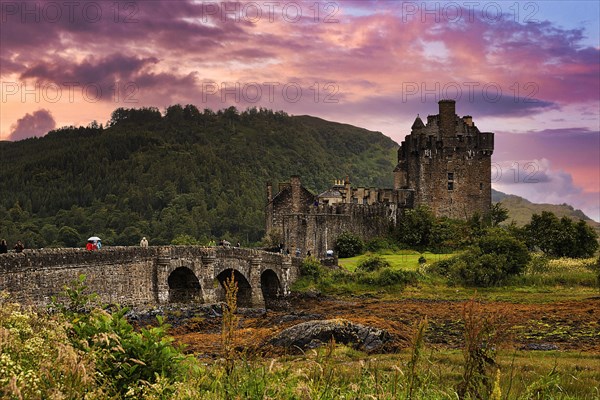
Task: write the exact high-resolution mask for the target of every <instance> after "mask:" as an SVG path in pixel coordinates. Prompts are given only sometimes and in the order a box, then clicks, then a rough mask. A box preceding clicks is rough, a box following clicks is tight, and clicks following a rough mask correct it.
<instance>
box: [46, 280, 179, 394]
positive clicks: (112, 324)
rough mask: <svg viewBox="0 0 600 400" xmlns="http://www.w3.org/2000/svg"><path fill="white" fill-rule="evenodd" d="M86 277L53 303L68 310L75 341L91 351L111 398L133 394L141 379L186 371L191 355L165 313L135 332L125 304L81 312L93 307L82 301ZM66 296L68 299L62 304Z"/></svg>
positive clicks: (147, 380) (149, 380) (78, 346)
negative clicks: (176, 339) (175, 335)
mask: <svg viewBox="0 0 600 400" xmlns="http://www.w3.org/2000/svg"><path fill="white" fill-rule="evenodd" d="M84 280H85V277H84V276H82V277H80V279H79V280H78V281H75V282H74V285H75V288H67V289H66V290H65V292H64V293H62V294H61V295H60V296H59V297H57V298H53V306H54V307H55V308H56V309H58V310H62V311H64V312H65V311H66V313H65V314H64V315H65V316H66V317H67V318H68V319H69V320H70V321H69V322H70V323H71V329H70V332H69V333H70V335H69V337H70V340H71V343H72V345H73V347H74V348H75V349H77V350H78V351H82V352H84V353H87V354H89V355H90V356H91V358H92V360H93V362H94V364H95V367H96V371H97V376H98V379H99V382H100V383H101V384H102V385H103V386H104V387H107V388H110V390H111V391H112V392H113V396H109V397H114V396H116V397H131V398H135V397H136V393H137V392H138V391H139V390H141V389H140V388H141V386H140V385H141V383H143V382H145V383H150V384H152V383H154V382H156V381H157V380H158V379H161V378H162V379H165V380H167V381H169V382H175V380H176V379H177V378H178V377H180V376H181V375H182V374H183V373H184V370H185V368H186V366H187V364H186V363H185V362H184V361H186V360H187V357H186V356H185V355H184V354H183V352H182V351H181V350H180V349H178V348H176V347H174V346H173V345H172V342H173V338H171V337H169V336H167V330H168V328H169V326H168V325H165V324H164V323H163V320H162V318H161V317H157V320H158V324H159V325H158V326H157V327H153V328H149V329H146V328H141V329H140V330H139V332H137V331H135V330H134V328H133V326H132V325H131V324H130V323H129V322H128V321H127V319H126V318H125V313H126V312H127V309H124V308H117V309H116V311H114V312H112V313H109V312H107V311H105V310H102V309H99V308H94V309H92V310H91V311H90V312H79V310H86V309H88V308H89V305H85V304H84V303H85V302H86V301H87V300H89V296H86V295H83V293H84V291H85V286H84ZM63 298H66V301H67V302H68V303H67V304H65V303H61V299H63Z"/></svg>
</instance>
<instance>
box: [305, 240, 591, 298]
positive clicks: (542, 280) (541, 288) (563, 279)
mask: <svg viewBox="0 0 600 400" xmlns="http://www.w3.org/2000/svg"><path fill="white" fill-rule="evenodd" d="M371 255H378V256H380V257H382V258H383V259H385V260H386V261H387V262H389V263H390V265H391V268H392V269H397V270H405V271H419V281H418V283H417V284H415V285H410V284H409V285H398V286H390V287H378V286H374V285H368V284H356V283H347V282H344V281H343V280H339V279H338V280H336V279H334V282H329V280H327V279H324V280H323V282H321V283H323V284H320V283H317V284H315V283H311V282H310V281H309V282H303V281H302V280H300V281H299V282H297V284H296V285H295V286H294V289H295V290H300V291H304V290H307V289H309V288H313V289H317V290H320V291H322V292H324V293H326V294H330V295H339V296H361V297H374V298H381V299H386V300H401V299H428V300H448V301H465V300H468V299H470V298H472V297H473V295H474V294H475V293H477V295H478V296H479V297H480V298H481V299H482V300H485V301H499V302H509V303H526V304H543V303H553V302H557V301H583V300H585V299H587V298H590V297H595V296H598V295H599V292H598V288H597V277H596V275H597V273H596V272H595V271H594V270H593V268H594V264H595V262H596V258H589V259H570V258H559V259H550V260H546V261H543V262H540V261H539V260H540V258H541V256H540V255H539V254H537V255H534V259H535V260H537V261H538V262H537V263H534V262H533V261H532V263H531V265H529V266H528V267H527V269H526V271H525V272H524V273H523V274H522V275H519V276H515V277H512V278H511V279H510V280H509V281H507V282H505V283H504V284H503V285H502V286H498V287H488V288H472V287H463V286H449V285H448V284H447V282H446V280H445V279H444V278H441V277H436V276H433V275H430V274H428V273H427V272H426V268H425V270H423V268H419V258H420V257H421V256H423V257H425V259H426V260H427V261H426V262H427V264H431V263H433V262H436V261H439V260H442V259H447V258H449V257H452V256H453V255H454V254H452V253H448V254H434V253H429V252H426V253H419V252H416V251H411V250H403V251H400V252H396V253H391V252H390V253H386V252H381V253H366V254H363V255H360V256H356V257H352V258H342V259H340V260H339V264H340V266H341V267H343V269H344V270H346V271H349V272H352V273H353V272H354V271H355V270H356V267H357V265H358V263H360V262H361V261H362V260H364V259H366V258H367V257H370V256H371Z"/></svg>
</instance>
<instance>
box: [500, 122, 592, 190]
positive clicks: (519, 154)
mask: <svg viewBox="0 0 600 400" xmlns="http://www.w3.org/2000/svg"><path fill="white" fill-rule="evenodd" d="M541 159H546V160H550V162H551V163H552V165H553V167H554V168H556V169H560V170H564V171H568V172H569V173H570V174H572V175H573V176H574V179H575V183H576V184H577V186H579V187H582V188H583V189H584V190H585V191H587V192H598V191H599V190H600V187H599V186H600V168H599V164H600V131H597V130H591V129H589V128H584V127H572V128H560V129H544V130H539V131H527V132H523V133H507V132H496V135H495V150H494V161H495V162H497V163H501V164H505V165H507V164H509V163H511V162H513V161H512V160H522V161H521V165H524V164H525V163H527V162H532V161H535V160H541Z"/></svg>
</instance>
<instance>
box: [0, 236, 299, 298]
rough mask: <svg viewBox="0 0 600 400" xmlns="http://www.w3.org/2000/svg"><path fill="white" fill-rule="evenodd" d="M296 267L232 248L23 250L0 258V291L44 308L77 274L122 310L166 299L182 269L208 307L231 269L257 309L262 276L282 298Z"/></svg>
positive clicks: (282, 258)
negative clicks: (242, 281) (216, 282)
mask: <svg viewBox="0 0 600 400" xmlns="http://www.w3.org/2000/svg"><path fill="white" fill-rule="evenodd" d="M300 262H301V260H300V259H296V258H292V257H290V256H289V255H283V254H279V253H270V252H266V251H263V250H256V249H247V248H234V247H231V248H229V247H203V246H151V247H147V248H142V247H137V246H136V247H118V246H110V247H109V246H105V247H103V248H102V249H101V250H99V251H87V250H85V249H80V248H78V249H74V248H58V249H41V250H25V251H24V252H23V253H8V254H0V291H2V290H7V291H10V292H11V293H12V294H13V295H14V298H15V300H18V301H29V302H32V303H47V302H48V300H49V298H50V296H52V295H56V294H57V293H58V292H60V291H61V290H62V288H63V287H64V286H65V285H67V284H69V283H70V282H72V281H74V280H75V279H76V278H77V276H78V275H80V274H85V275H86V276H87V281H86V284H87V286H88V287H89V288H90V290H91V291H94V292H96V293H98V294H99V295H100V297H101V299H102V301H105V302H118V303H121V304H125V305H142V304H152V303H163V302H165V301H170V299H171V297H170V294H169V293H170V291H171V290H172V288H171V286H170V285H171V283H170V282H169V279H170V277H171V274H172V273H173V272H174V271H175V270H177V269H178V268H179V269H180V270H181V268H183V270H186V269H187V270H189V271H190V273H191V274H193V275H194V276H195V277H196V278H197V280H198V284H199V285H200V287H201V299H200V300H201V301H204V302H213V301H218V300H219V299H220V295H219V290H218V288H217V289H215V287H214V280H215V279H217V275H218V274H219V273H221V272H222V271H225V270H229V269H234V270H236V271H238V272H239V273H241V274H242V276H243V277H245V278H246V279H247V280H248V282H249V284H250V286H251V291H252V304H253V305H259V304H261V303H262V302H263V297H262V291H261V286H262V285H263V274H264V273H265V271H267V272H268V270H271V271H273V273H275V274H276V275H277V277H278V279H279V281H280V285H281V291H282V293H283V294H288V293H289V285H290V284H291V283H292V282H293V281H294V280H295V279H296V278H297V277H298V273H299V265H300ZM271 276H272V273H271ZM178 279H181V278H178ZM186 279H187V278H186ZM178 282H179V281H178ZM179 284H182V283H181V282H180V283H179ZM179 290H180V288H179Z"/></svg>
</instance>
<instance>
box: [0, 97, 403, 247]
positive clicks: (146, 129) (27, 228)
mask: <svg viewBox="0 0 600 400" xmlns="http://www.w3.org/2000/svg"><path fill="white" fill-rule="evenodd" d="M397 147H398V145H397V144H396V143H395V142H394V141H392V140H391V139H390V138H388V137H386V136H384V135H383V134H381V133H379V132H371V131H368V130H365V129H360V128H356V127H353V126H350V125H344V124H338V123H333V122H328V121H324V120H322V119H319V118H314V117H309V116H296V117H294V116H288V115H287V114H285V113H283V112H273V111H271V110H264V109H261V110H256V109H251V110H248V111H245V112H242V113H240V112H238V111H237V110H236V109H235V108H233V107H232V108H229V109H226V110H221V111H219V112H216V113H215V112H213V111H211V110H205V111H204V112H201V111H198V109H196V107H194V106H186V107H185V108H183V107H180V106H172V107H169V108H168V109H167V112H166V113H165V115H161V113H160V112H159V111H158V110H157V109H131V110H127V109H118V110H116V111H115V112H114V113H113V115H112V118H111V121H110V123H109V126H108V127H107V128H105V129H102V128H101V127H99V126H97V124H91V125H90V126H89V127H87V128H83V127H79V128H75V127H70V128H63V129H60V130H56V131H52V132H50V133H49V134H48V135H46V136H44V137H42V138H37V139H27V140H24V141H20V142H14V143H12V142H2V143H0V193H2V196H1V197H0V221H2V226H1V229H0V236H3V237H5V238H6V239H7V240H8V241H9V243H14V242H15V241H16V240H18V239H21V240H25V242H26V244H27V246H28V247H44V246H51V245H72V246H78V245H83V243H84V241H85V239H86V238H87V237H88V236H91V235H98V236H100V237H102V238H103V240H104V243H105V244H117V243H118V244H135V243H138V242H139V239H140V238H141V236H147V237H149V238H150V243H151V244H163V243H170V242H171V240H173V238H175V237H177V236H180V235H190V236H192V237H195V238H203V239H208V238H221V237H225V238H227V239H229V240H232V241H241V242H242V243H248V242H256V241H259V240H261V238H262V235H263V234H264V228H263V227H264V213H263V210H264V205H265V201H266V194H265V185H266V182H267V181H272V182H273V183H274V184H275V185H277V182H278V181H284V180H288V179H289V176H290V175H293V174H299V175H300V176H301V177H302V182H303V184H304V185H305V186H307V187H308V188H310V189H312V190H314V191H316V190H321V189H323V188H326V187H328V186H329V185H330V184H331V183H332V181H333V179H335V178H338V179H339V178H343V177H345V176H346V175H349V177H350V179H351V180H352V183H353V184H356V185H368V186H378V187H391V185H392V173H391V172H392V170H393V168H394V161H395V159H396V150H397ZM56 227H60V229H57V228H56Z"/></svg>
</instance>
